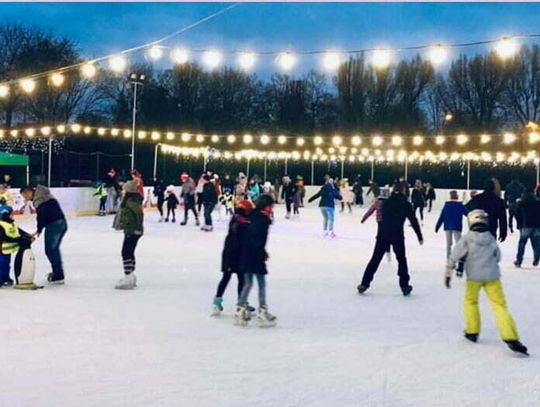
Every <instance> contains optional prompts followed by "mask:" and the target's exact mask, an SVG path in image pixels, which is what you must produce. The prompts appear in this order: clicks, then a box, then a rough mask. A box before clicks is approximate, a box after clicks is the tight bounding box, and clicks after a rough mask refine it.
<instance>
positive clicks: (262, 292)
mask: <svg viewBox="0 0 540 407" xmlns="http://www.w3.org/2000/svg"><path fill="white" fill-rule="evenodd" d="M254 275H255V276H256V277H257V285H258V286H259V307H265V306H266V279H265V275H264V274H254V273H244V287H243V288H242V293H241V294H240V298H239V299H238V305H242V306H246V305H247V304H248V298H249V292H250V291H251V288H252V287H253V276H254Z"/></svg>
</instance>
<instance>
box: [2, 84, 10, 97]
mask: <svg viewBox="0 0 540 407" xmlns="http://www.w3.org/2000/svg"><path fill="white" fill-rule="evenodd" d="M8 96H9V86H8V85H0V99H4V98H7V97H8Z"/></svg>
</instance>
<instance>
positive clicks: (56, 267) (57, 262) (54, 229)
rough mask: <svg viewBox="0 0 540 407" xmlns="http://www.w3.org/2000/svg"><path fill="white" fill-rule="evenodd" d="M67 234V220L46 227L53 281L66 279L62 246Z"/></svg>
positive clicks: (47, 250)
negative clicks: (61, 252)
mask: <svg viewBox="0 0 540 407" xmlns="http://www.w3.org/2000/svg"><path fill="white" fill-rule="evenodd" d="M66 232H67V222H66V220H65V219H60V220H57V221H54V222H52V223H49V224H48V225H47V226H46V227H45V254H46V255H47V258H48V259H49V262H50V263H51V266H52V278H53V280H63V279H64V266H63V265H62V255H61V254H60V244H61V243H62V239H63V238H64V235H65V234H66Z"/></svg>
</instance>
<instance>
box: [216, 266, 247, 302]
mask: <svg viewBox="0 0 540 407" xmlns="http://www.w3.org/2000/svg"><path fill="white" fill-rule="evenodd" d="M233 274H235V273H233V272H232V271H230V270H227V271H224V272H223V276H222V277H221V281H220V282H219V284H218V287H217V292H216V297H218V298H222V297H223V294H225V290H226V289H227V286H228V285H229V281H231V277H232V275H233ZM236 276H237V277H238V290H237V293H238V298H240V294H242V288H244V274H243V273H236Z"/></svg>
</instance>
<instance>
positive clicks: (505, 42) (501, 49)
mask: <svg viewBox="0 0 540 407" xmlns="http://www.w3.org/2000/svg"><path fill="white" fill-rule="evenodd" d="M517 50H518V44H517V42H516V41H515V40H514V39H513V38H510V37H506V38H502V39H501V40H500V41H498V42H497V43H496V44H495V52H496V53H497V55H499V57H500V58H502V59H508V58H510V57H513V56H514V54H515V53H516V52H517Z"/></svg>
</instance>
